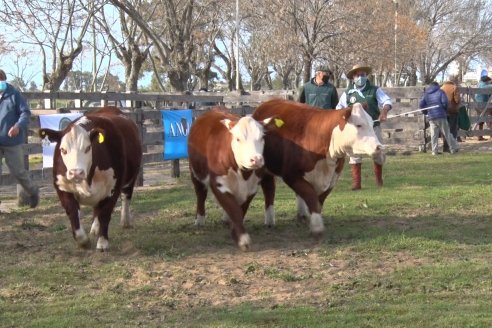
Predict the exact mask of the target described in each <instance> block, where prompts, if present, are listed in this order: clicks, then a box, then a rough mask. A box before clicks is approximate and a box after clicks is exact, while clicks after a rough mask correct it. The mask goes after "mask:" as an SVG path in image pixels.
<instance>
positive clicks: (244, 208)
mask: <svg viewBox="0 0 492 328" xmlns="http://www.w3.org/2000/svg"><path fill="white" fill-rule="evenodd" d="M255 195H256V193H255V194H253V195H251V196H249V197H248V198H247V199H246V201H245V202H244V203H243V204H242V205H241V209H242V210H243V213H244V215H243V222H244V221H245V220H246V213H248V208H249V204H251V201H252V200H253V198H254V197H255Z"/></svg>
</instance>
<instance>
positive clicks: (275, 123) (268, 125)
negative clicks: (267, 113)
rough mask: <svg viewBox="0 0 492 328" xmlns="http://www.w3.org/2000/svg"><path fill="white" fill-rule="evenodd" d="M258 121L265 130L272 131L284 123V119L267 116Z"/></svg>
mask: <svg viewBox="0 0 492 328" xmlns="http://www.w3.org/2000/svg"><path fill="white" fill-rule="evenodd" d="M260 123H261V124H262V125H263V126H264V128H265V130H267V131H272V130H275V129H280V128H281V127H282V126H283V125H284V124H285V122H284V120H282V119H281V118H279V117H269V118H266V119H264V120H263V121H260Z"/></svg>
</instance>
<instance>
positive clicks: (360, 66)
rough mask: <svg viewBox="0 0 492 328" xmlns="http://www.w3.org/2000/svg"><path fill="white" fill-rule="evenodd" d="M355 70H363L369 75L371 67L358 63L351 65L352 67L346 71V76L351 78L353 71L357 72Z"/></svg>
mask: <svg viewBox="0 0 492 328" xmlns="http://www.w3.org/2000/svg"><path fill="white" fill-rule="evenodd" d="M357 71H363V72H366V74H367V75H369V74H371V73H372V68H371V67H369V66H366V65H360V64H357V65H354V67H352V69H351V70H350V71H348V72H347V78H348V79H349V80H352V78H353V77H354V74H355V72H357Z"/></svg>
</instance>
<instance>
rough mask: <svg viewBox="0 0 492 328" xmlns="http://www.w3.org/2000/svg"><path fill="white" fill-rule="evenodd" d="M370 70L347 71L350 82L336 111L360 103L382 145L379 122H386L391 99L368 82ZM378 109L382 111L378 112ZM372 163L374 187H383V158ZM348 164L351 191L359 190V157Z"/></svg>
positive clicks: (360, 68)
mask: <svg viewBox="0 0 492 328" xmlns="http://www.w3.org/2000/svg"><path fill="white" fill-rule="evenodd" d="M371 72H372V69H371V67H369V66H365V65H360V64H358V65H355V66H353V67H352V69H351V70H350V71H348V73H347V74H346V75H347V78H348V79H349V80H350V83H349V86H348V88H347V90H346V91H345V92H344V93H343V94H342V95H341V96H340V100H339V102H338V105H337V106H336V108H337V109H341V108H346V107H350V106H352V105H353V104H355V103H361V104H363V106H364V109H365V110H366V111H367V113H368V114H369V115H370V116H371V117H372V119H373V120H375V122H374V132H375V133H376V136H377V137H378V139H379V141H380V142H381V143H382V142H383V140H382V139H383V138H382V134H381V126H380V122H384V121H386V118H387V116H388V112H389V111H390V110H391V107H392V104H391V99H390V97H388V96H387V95H386V94H385V93H384V91H383V90H382V89H381V88H380V87H377V86H375V85H372V84H371V82H369V80H368V76H369V74H371ZM380 107H381V108H382V110H380ZM380 160H381V161H380V162H378V161H377V160H375V161H374V175H375V176H376V185H377V186H378V187H382V186H383V163H384V157H383V158H381V159H380ZM349 163H350V164H351V166H352V190H360V189H361V165H362V158H361V157H350V161H349Z"/></svg>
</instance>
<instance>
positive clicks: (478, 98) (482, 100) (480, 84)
mask: <svg viewBox="0 0 492 328" xmlns="http://www.w3.org/2000/svg"><path fill="white" fill-rule="evenodd" d="M478 87H479V88H492V84H488V83H487V82H483V81H480V82H478ZM489 97H490V94H485V93H477V94H476V95H475V101H476V102H479V103H486V102H487V101H489Z"/></svg>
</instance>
